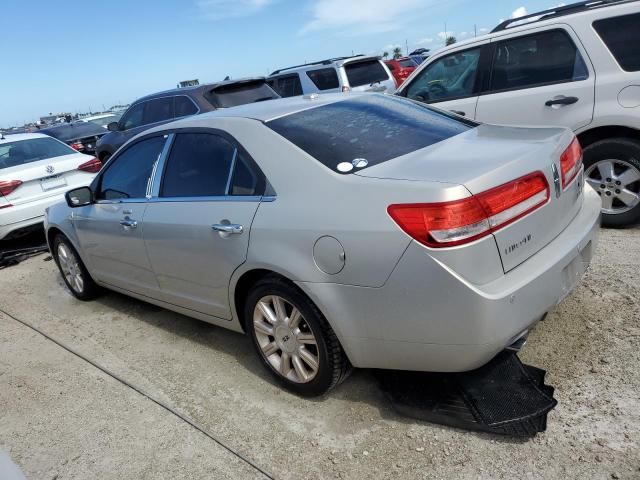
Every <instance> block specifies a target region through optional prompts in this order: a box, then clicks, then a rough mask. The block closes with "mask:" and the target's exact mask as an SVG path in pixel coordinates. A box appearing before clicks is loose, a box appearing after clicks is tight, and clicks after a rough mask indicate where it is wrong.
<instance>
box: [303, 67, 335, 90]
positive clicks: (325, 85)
mask: <svg viewBox="0 0 640 480" xmlns="http://www.w3.org/2000/svg"><path fill="white" fill-rule="evenodd" d="M307 76H308V77H309V78H310V79H311V81H312V82H313V84H314V85H315V86H316V87H317V88H318V90H331V89H332V88H338V87H339V86H340V82H339V81H338V73H337V72H336V69H335V68H320V69H318V70H308V71H307Z"/></svg>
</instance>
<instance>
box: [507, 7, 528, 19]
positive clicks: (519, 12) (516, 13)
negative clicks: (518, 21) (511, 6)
mask: <svg viewBox="0 0 640 480" xmlns="http://www.w3.org/2000/svg"><path fill="white" fill-rule="evenodd" d="M526 14H527V9H526V8H525V7H518V8H516V9H515V10H514V11H513V13H512V14H511V18H520V17H524V16H525V15H526Z"/></svg>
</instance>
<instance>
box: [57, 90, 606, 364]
mask: <svg viewBox="0 0 640 480" xmlns="http://www.w3.org/2000/svg"><path fill="white" fill-rule="evenodd" d="M347 98H349V96H346V95H340V94H338V95H321V96H319V97H318V98H316V99H304V98H300V97H298V98H289V99H283V100H276V101H271V102H264V103H259V104H254V105H245V106H241V107H237V108H233V109H227V110H224V111H216V112H212V113H208V114H204V115H200V116H197V117H193V118H189V119H185V120H181V121H178V122H174V123H171V124H167V125H163V126H162V127H159V128H157V129H154V130H151V131H148V132H145V133H144V136H146V135H152V134H153V133H154V132H163V131H175V130H176V129H186V128H211V129H218V130H223V131H225V132H227V133H228V134H230V135H231V136H232V137H234V138H235V139H236V140H237V141H238V143H240V144H241V145H242V146H243V147H244V148H245V149H246V151H247V152H248V153H249V154H250V155H251V156H252V157H253V159H254V160H255V161H256V162H257V163H258V165H259V166H260V168H261V169H262V171H263V172H264V174H265V176H266V178H267V179H268V181H269V182H270V184H271V185H272V187H273V190H274V191H275V197H269V198H262V199H260V198H258V199H252V201H251V202H248V203H249V204H250V205H245V208H244V209H242V208H241V210H242V211H241V212H237V216H239V217H241V220H242V222H243V225H244V228H245V232H244V233H243V235H235V236H233V238H228V239H224V241H218V240H219V238H218V237H216V234H215V232H211V237H210V238H206V239H203V240H202V242H204V243H201V244H188V243H186V240H185V242H182V241H179V240H176V241H175V242H173V243H167V242H161V244H162V245H163V247H158V248H156V247H154V242H155V241H156V240H157V239H161V238H162V237H169V236H171V237H176V238H178V237H179V236H182V237H184V238H187V237H193V235H190V234H189V229H192V228H196V226H197V225H198V224H206V226H209V225H211V224H214V223H217V222H219V221H220V220H221V219H223V218H225V219H228V220H229V221H231V222H236V221H237V222H238V223H240V220H236V219H235V218H232V214H234V211H235V210H234V209H236V210H237V208H238V207H234V206H232V208H231V209H229V207H228V204H229V203H235V202H227V201H220V202H202V203H197V202H196V203H193V204H192V205H193V208H192V209H188V208H183V209H182V210H181V211H180V212H178V211H175V209H176V208H178V209H179V207H176V206H175V205H176V203H171V202H167V203H165V204H164V205H163V202H161V201H157V200H156V199H154V198H151V199H149V200H148V201H147V205H146V208H147V211H146V213H145V214H144V220H143V227H144V228H143V229H142V230H143V231H144V234H143V237H144V250H143V252H146V253H147V254H148V255H149V260H150V262H151V263H152V265H151V267H152V270H153V271H154V272H155V279H154V280H155V282H156V284H155V285H156V286H155V287H153V286H152V287H148V288H147V290H140V289H138V290H137V291H134V290H133V289H132V287H131V286H130V284H127V283H125V282H122V283H119V284H118V283H116V284H114V283H113V280H111V281H110V282H105V281H104V279H101V278H99V277H98V278H95V279H96V281H97V282H98V283H101V284H103V285H106V286H108V287H109V288H112V289H114V290H117V291H120V292H123V293H126V294H128V295H131V296H134V297H137V298H141V299H143V300H146V301H149V302H151V303H155V304H157V305H160V306H163V307H166V308H168V309H172V310H174V311H177V312H180V313H183V314H186V315H189V316H192V317H195V318H199V319H201V320H205V321H208V322H210V323H213V324H216V325H221V326H224V327H225V328H230V329H233V330H236V331H241V330H242V326H241V323H240V320H239V312H238V311H237V308H236V305H235V301H234V292H235V288H236V285H237V284H238V282H239V280H240V279H241V278H242V277H243V275H245V274H247V273H249V272H252V271H255V270H258V269H260V270H269V271H273V272H276V273H278V274H281V275H283V276H284V277H286V278H288V279H289V280H291V281H293V282H295V283H296V284H297V285H298V286H299V287H300V288H301V289H302V290H303V291H304V292H305V293H306V294H307V295H308V296H309V297H310V298H311V299H312V300H313V301H314V302H315V304H316V305H317V307H318V308H319V309H320V310H321V311H322V313H323V314H324V315H325V317H326V318H327V320H328V321H329V323H330V324H331V326H332V327H333V329H334V330H335V332H336V334H337V335H338V338H339V339H340V342H341V344H342V346H343V348H344V349H345V351H346V353H347V355H348V357H349V359H350V361H351V362H352V364H353V365H354V366H356V367H370V368H389V369H407V370H420V371H464V370H469V369H473V368H476V367H478V366H480V365H482V364H483V363H485V362H487V361H489V360H490V359H491V358H492V357H493V356H494V355H495V354H497V353H498V352H500V351H501V350H502V349H503V348H504V347H505V346H507V345H509V344H510V343H512V342H513V341H514V340H515V339H516V338H517V337H518V336H520V335H521V334H522V333H523V332H525V331H526V330H527V329H529V328H530V327H531V326H532V325H533V324H535V323H536V322H537V321H538V320H539V319H540V318H541V317H542V316H543V315H544V314H545V313H546V312H547V311H549V310H550V309H551V308H553V307H554V306H555V305H556V304H557V303H558V302H559V301H560V300H562V298H564V297H565V296H566V295H567V294H568V293H569V292H570V291H571V290H572V289H573V288H574V287H575V286H576V284H577V283H578V281H579V279H580V277H581V276H582V274H583V273H584V271H585V269H586V267H587V266H588V264H589V262H590V260H591V255H592V252H593V251H594V249H595V244H596V241H597V233H598V227H599V211H600V199H599V197H598V196H597V194H596V193H595V192H594V191H593V190H592V189H591V188H590V187H588V186H584V187H583V185H582V177H580V179H579V180H578V181H577V182H574V184H576V185H577V184H579V187H569V188H568V189H567V191H566V192H563V194H562V195H561V197H560V198H559V199H557V198H556V197H555V195H553V193H552V195H551V199H550V201H549V203H548V204H547V205H545V206H544V207H542V208H541V209H539V210H537V211H536V212H534V213H532V214H530V215H527V216H525V217H524V218H522V219H520V220H518V221H517V222H515V223H513V224H511V225H509V226H508V227H506V228H504V229H502V230H500V231H499V232H498V233H496V234H495V235H489V236H487V237H484V238H482V239H480V240H477V241H475V242H473V243H471V244H467V245H463V246H459V247H452V248H446V249H432V248H428V247H425V246H423V245H422V244H419V243H417V242H416V241H414V240H412V239H411V238H410V237H409V236H408V235H407V234H405V233H404V232H403V231H402V230H401V229H400V228H399V227H398V226H397V225H396V224H395V222H394V221H393V220H392V219H391V218H390V217H389V215H388V214H387V207H388V206H389V205H391V204H398V203H431V202H444V201H450V200H455V199H460V198H466V197H468V196H470V195H471V194H472V193H479V192H482V191H485V190H487V189H490V188H492V187H495V186H497V185H501V184H504V183H505V182H508V181H509V180H513V179H515V178H518V177H520V176H522V175H525V174H527V173H530V172H532V171H537V170H540V171H542V172H543V173H544V174H545V175H546V176H547V179H548V181H549V185H550V187H551V191H552V192H553V172H552V163H556V164H558V162H559V156H560V154H561V153H562V151H563V150H564V149H565V148H566V147H567V146H568V145H569V143H570V141H571V139H572V134H571V132H570V131H569V130H567V129H562V128H557V129H556V128H538V129H536V128H534V129H527V128H510V127H497V126H490V125H481V126H479V127H478V128H474V129H470V130H469V131H468V132H466V133H463V134H460V135H457V136H455V137H452V138H450V139H448V140H445V141H443V142H441V143H438V144H434V145H432V146H431V147H427V148H425V149H422V150H419V151H416V152H414V153H411V154H408V155H405V156H403V157H399V158H396V159H393V160H390V161H387V162H384V163H381V164H378V165H374V166H371V167H369V168H366V169H362V170H359V171H357V172H352V173H350V174H347V175H343V174H340V173H338V172H333V171H332V170H330V169H328V168H327V167H325V166H324V165H322V164H321V163H320V162H318V161H316V160H315V159H314V158H312V157H310V156H309V155H308V154H306V153H305V152H304V151H303V150H301V149H300V148H298V147H297V146H295V145H293V144H292V143H290V142H288V141H287V140H286V139H284V138H283V137H281V136H280V135H278V134H277V133H275V132H274V131H273V130H271V129H270V128H268V127H267V126H265V125H264V123H263V122H264V121H267V120H270V119H274V118H278V117H281V116H285V115H289V114H291V113H293V112H299V111H302V110H305V109H309V108H316V107H318V106H321V105H327V104H329V103H333V102H338V101H342V100H345V99H347ZM133 141H135V139H134V140H133ZM123 148H126V146H125V147H123ZM563 197H565V198H563ZM239 203H240V204H244V203H245V202H239ZM169 205H172V206H171V207H168V208H163V206H164V207H167V206H169ZM150 209H151V210H150ZM79 210H81V209H73V210H72V209H70V208H69V207H68V206H67V205H66V204H58V205H55V206H54V207H51V208H50V209H49V210H48V214H47V219H46V228H47V232H48V233H49V234H50V233H51V229H52V228H55V229H58V230H61V231H62V232H64V234H65V235H66V236H67V237H69V239H70V241H71V242H72V244H73V245H74V246H75V247H76V249H77V250H78V252H79V254H80V256H81V258H82V260H83V261H84V262H85V264H86V265H87V268H88V269H89V272H91V273H95V265H93V264H92V257H90V256H89V255H87V253H86V245H84V244H83V243H82V242H81V241H80V239H79V238H78V236H77V235H76V230H75V227H74V219H73V217H74V216H76V215H78V213H79V212H78V211H79ZM149 212H151V213H149ZM147 214H149V217H147ZM234 215H236V214H234ZM250 217H252V220H251V218H250ZM147 218H149V219H151V220H153V219H154V218H155V219H156V220H155V221H150V223H149V227H148V230H147V225H146V223H145V221H146V220H147ZM176 219H180V221H179V222H178V224H174V223H175V222H176ZM167 224H168V226H167ZM185 225H186V226H185ZM185 228H186V229H187V230H184V229H185ZM194 232H195V230H194ZM528 236H531V239H530V240H529V241H524V242H523V241H521V240H522V238H527V237H528ZM325 238H330V239H335V240H336V241H335V242H334V241H333V240H331V241H330V242H326V241H324V240H323V242H320V245H321V246H322V245H325V244H326V247H321V248H324V250H322V251H320V252H318V251H317V250H316V254H315V255H314V247H315V248H316V249H317V248H318V247H317V246H316V245H317V244H318V241H319V240H320V239H325ZM233 242H238V243H237V244H236V245H234V243H233ZM159 245H160V244H159ZM167 245H170V247H169V248H167ZM513 245H516V247H512V246H513ZM216 246H219V248H220V249H221V250H220V251H216V252H215V253H214V254H212V256H211V257H207V253H206V252H207V251H209V252H211V251H212V250H214V249H215V248H217V247H216ZM245 248H246V250H245ZM505 248H506V249H507V250H509V249H510V248H512V250H511V251H510V252H509V253H505ZM186 250H190V251H191V253H192V254H193V255H195V256H193V258H200V259H202V261H201V263H200V264H198V265H194V264H193V263H189V262H187V263H184V262H180V261H178V260H177V259H176V258H177V255H179V256H180V258H184V255H183V253H184V252H185V251H186ZM228 252H231V254H230V255H232V256H231V257H227V258H224V257H225V255H228V254H229V253H228ZM331 252H333V253H334V254H335V255H338V256H339V257H340V259H341V260H335V259H334V261H333V262H331V261H330V260H329V259H328V258H327V255H328V254H331ZM141 254H142V253H141ZM314 257H316V258H314ZM340 262H343V265H341V264H340ZM319 264H320V265H319ZM322 265H325V267H323V268H321V266H322ZM326 265H329V266H326ZM163 271H164V272H171V276H173V277H178V278H181V279H189V281H191V282H193V285H187V284H184V283H182V284H178V285H173V286H172V287H171V288H167V287H166V284H167V282H168V279H167V278H164V279H163V274H162V272H163ZM207 272H209V273H210V275H209V276H208V275H207ZM327 272H329V273H327ZM94 276H95V275H94ZM168 276H169V275H165V277H168ZM214 277H215V281H214V280H212V279H213V278H214ZM163 282H164V284H165V288H162V287H161V284H162V283H163ZM169 283H171V282H170V281H169ZM207 293H210V294H211V295H210V296H208V295H207ZM221 298H222V300H221Z"/></svg>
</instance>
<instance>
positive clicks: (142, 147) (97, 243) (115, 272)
mask: <svg viewBox="0 0 640 480" xmlns="http://www.w3.org/2000/svg"><path fill="white" fill-rule="evenodd" d="M165 143H166V138H165V136H163V135H159V136H153V137H147V138H144V139H142V140H140V141H137V142H136V143H134V144H133V145H130V146H128V147H126V149H125V150H124V151H122V152H120V153H118V154H117V156H116V157H114V158H113V159H112V160H111V161H110V162H109V163H108V164H107V165H106V167H105V169H104V170H103V171H102V172H101V173H100V176H99V177H98V178H96V181H95V182H94V184H93V185H94V190H95V191H94V196H95V202H94V203H93V204H91V205H87V206H85V207H80V208H77V209H74V211H73V224H74V226H75V229H76V232H77V235H78V239H79V241H80V244H81V246H82V249H83V251H84V252H86V254H87V257H88V258H87V260H88V263H89V265H90V270H91V275H93V276H94V278H95V279H96V280H98V281H100V282H104V283H107V284H109V285H112V286H115V287H119V288H122V289H125V290H129V291H131V292H135V293H139V294H142V295H146V296H152V297H153V296H156V295H157V292H158V289H159V287H158V283H157V281H156V278H155V275H154V273H153V271H152V269H151V265H150V264H149V259H148V258H147V254H146V251H145V246H144V240H143V238H142V231H143V225H142V221H143V218H144V213H145V210H146V208H147V194H148V193H149V190H148V189H149V186H150V182H151V180H150V179H151V177H152V174H153V170H154V166H155V165H156V163H157V162H158V159H159V158H160V156H161V154H162V152H163V148H164V146H165Z"/></svg>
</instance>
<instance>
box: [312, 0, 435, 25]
mask: <svg viewBox="0 0 640 480" xmlns="http://www.w3.org/2000/svg"><path fill="white" fill-rule="evenodd" d="M425 3H426V4H431V3H434V2H433V1H431V0H427V1H426V2H425V0H395V1H394V2H389V1H388V0H350V1H348V2H345V1H343V0H314V4H313V7H312V12H313V18H312V20H310V21H309V22H308V23H307V24H306V25H305V26H304V27H303V28H302V33H307V32H312V31H317V30H327V29H338V28H339V29H348V28H350V29H351V30H352V32H351V33H363V32H366V33H374V32H375V33H377V32H388V31H393V30H399V29H401V28H402V25H403V20H404V16H405V15H407V14H409V13H411V12H413V11H416V10H420V11H424V8H425V6H426V5H425Z"/></svg>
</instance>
